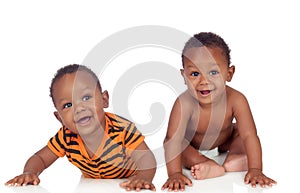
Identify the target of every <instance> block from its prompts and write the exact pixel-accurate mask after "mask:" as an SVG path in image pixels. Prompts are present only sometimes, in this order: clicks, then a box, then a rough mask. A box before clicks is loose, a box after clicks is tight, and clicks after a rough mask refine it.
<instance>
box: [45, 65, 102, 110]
mask: <svg viewBox="0 0 300 193" xmlns="http://www.w3.org/2000/svg"><path fill="white" fill-rule="evenodd" d="M77 71H85V72H87V73H89V74H90V75H92V77H93V78H94V79H95V81H96V82H97V86H98V87H99V89H100V91H101V90H102V88H101V84H100V81H99V79H98V76H97V75H96V74H95V73H94V72H93V71H92V70H91V69H90V68H88V67H87V66H84V65H80V64H70V65H67V66H64V67H62V68H60V69H58V70H57V72H56V74H55V75H54V77H53V79H52V81H51V85H50V97H51V99H52V102H53V104H54V106H55V103H54V99H53V85H54V84H55V82H57V81H58V80H59V79H61V78H62V77H63V76H64V75H66V74H72V73H76V72H77Z"/></svg>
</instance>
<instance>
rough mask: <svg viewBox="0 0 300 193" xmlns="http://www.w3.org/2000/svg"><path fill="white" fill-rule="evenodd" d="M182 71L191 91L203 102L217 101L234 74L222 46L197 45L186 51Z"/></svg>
mask: <svg viewBox="0 0 300 193" xmlns="http://www.w3.org/2000/svg"><path fill="white" fill-rule="evenodd" d="M184 56H185V57H184V59H183V62H184V69H183V70H181V73H182V75H183V77H184V79H185V82H186V84H187V86H188V89H189V91H190V93H191V94H192V95H193V97H194V98H196V99H197V100H198V101H199V102H200V103H202V104H211V103H212V102H217V101H218V100H219V99H220V97H221V96H222V95H223V94H224V92H225V86H226V81H230V80H231V78H232V75H233V71H232V69H231V67H228V61H227V59H226V57H225V56H224V55H223V54H222V50H221V49H220V48H217V47H215V48H208V47H205V46H203V47H195V48H190V49H188V50H187V51H186V52H185V53H184Z"/></svg>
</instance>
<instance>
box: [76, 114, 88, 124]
mask: <svg viewBox="0 0 300 193" xmlns="http://www.w3.org/2000/svg"><path fill="white" fill-rule="evenodd" d="M90 120H91V117H90V116H88V117H83V118H81V119H79V120H78V121H77V122H76V123H77V124H79V125H86V124H87V123H89V121H90Z"/></svg>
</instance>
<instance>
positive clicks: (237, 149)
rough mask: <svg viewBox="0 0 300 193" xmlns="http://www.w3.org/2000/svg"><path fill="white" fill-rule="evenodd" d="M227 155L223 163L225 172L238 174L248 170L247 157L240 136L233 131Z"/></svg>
mask: <svg viewBox="0 0 300 193" xmlns="http://www.w3.org/2000/svg"><path fill="white" fill-rule="evenodd" d="M235 132H236V133H235V135H234V136H233V139H232V143H231V144H230V147H229V152H228V155H227V157H226V159H225V161H224V164H223V166H224V168H225V171H226V172H239V171H246V170H247V169H248V162H247V155H246V151H245V148H244V144H243V141H242V139H241V137H240V135H239V134H238V133H237V130H236V131H235Z"/></svg>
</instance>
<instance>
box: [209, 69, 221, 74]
mask: <svg viewBox="0 0 300 193" xmlns="http://www.w3.org/2000/svg"><path fill="white" fill-rule="evenodd" d="M217 74H219V72H218V71H216V70H212V71H210V72H209V75H217Z"/></svg>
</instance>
